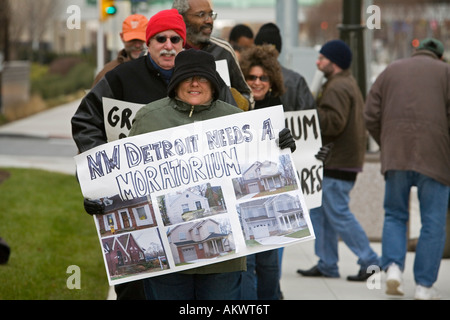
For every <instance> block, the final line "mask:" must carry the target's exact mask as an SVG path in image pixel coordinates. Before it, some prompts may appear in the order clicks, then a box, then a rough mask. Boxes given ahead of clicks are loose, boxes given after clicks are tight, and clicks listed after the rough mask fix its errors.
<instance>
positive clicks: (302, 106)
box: [254, 22, 316, 111]
mask: <svg viewBox="0 0 450 320" xmlns="http://www.w3.org/2000/svg"><path fill="white" fill-rule="evenodd" d="M254 42H255V45H263V44H271V45H274V46H275V48H276V49H277V51H278V54H280V53H281V50H282V48H283V41H282V38H281V34H280V29H279V28H278V27H277V25H276V24H274V23H271V22H270V23H266V24H265V25H263V26H262V27H261V28H260V29H259V31H258V33H257V34H256V37H255V41H254ZM281 71H282V72H283V79H284V87H285V88H286V92H285V93H284V94H283V95H282V96H281V102H282V104H283V108H284V111H298V110H308V109H315V108H316V102H315V100H314V97H313V95H312V93H311V90H310V89H309V87H308V84H307V83H306V80H305V78H304V77H303V76H302V75H301V74H299V73H298V72H295V71H293V70H291V69H288V68H286V67H284V66H281Z"/></svg>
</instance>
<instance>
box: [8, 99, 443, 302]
mask: <svg viewBox="0 0 450 320" xmlns="http://www.w3.org/2000/svg"><path fill="white" fill-rule="evenodd" d="M78 105H79V100H77V101H74V102H71V103H68V104H65V105H62V106H60V107H57V108H53V109H50V110H47V111H44V112H41V113H39V114H36V115H33V116H30V117H28V118H26V119H22V120H18V121H15V122H12V123H9V124H7V125H4V126H0V135H2V136H14V135H16V136H17V135H18V136H33V137H38V138H58V139H65V140H66V142H67V143H72V142H73V141H72V137H71V130H70V119H71V117H72V116H73V114H74V113H75V111H76V108H77V107H78ZM69 141H70V142H69ZM3 153H5V152H3ZM6 166H10V167H24V168H26V167H33V168H42V169H45V170H51V171H58V172H62V173H67V174H74V172H75V169H74V168H75V164H74V160H73V158H63V157H61V158H59V159H55V157H51V158H46V157H16V156H8V155H0V167H6ZM372 247H373V249H374V250H375V252H377V253H378V254H381V244H380V243H379V242H372ZM339 256H340V262H339V268H340V274H341V277H340V278H338V279H330V278H307V277H303V276H300V275H298V274H297V272H296V271H297V269H309V268H311V267H312V266H313V265H315V264H316V263H317V257H316V256H315V254H314V241H309V242H305V243H300V244H296V245H292V246H288V247H286V248H285V250H284V256H283V266H282V278H281V290H282V292H283V295H284V299H285V300H316V299H321V300H349V299H352V300H387V299H399V298H392V297H389V296H387V295H385V293H384V288H385V286H384V284H385V283H384V282H385V278H384V273H381V274H379V275H378V276H377V278H375V277H373V278H371V279H370V280H371V281H369V282H368V283H366V282H349V281H347V280H346V277H347V276H348V275H354V274H356V273H357V272H358V269H359V267H358V265H357V264H356V261H357V258H356V256H355V255H354V254H353V253H352V252H351V251H350V250H349V249H348V248H347V246H346V245H345V244H344V243H342V242H341V243H340V244H339ZM413 263H414V253H413V252H408V254H407V258H406V268H405V272H404V290H405V296H404V297H403V299H413V298H414V289H415V283H414V276H413V272H412V269H413ZM105 277H106V274H105ZM378 285H380V287H378ZM435 287H436V289H437V290H438V291H439V293H440V294H441V296H442V299H444V300H450V259H443V260H442V263H441V267H440V271H439V278H438V281H437V282H436V284H435ZM107 299H115V294H114V290H113V288H111V290H110V295H109V296H108V297H107Z"/></svg>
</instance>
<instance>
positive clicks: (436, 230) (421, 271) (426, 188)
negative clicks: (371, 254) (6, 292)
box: [381, 164, 450, 287]
mask: <svg viewBox="0 0 450 320" xmlns="http://www.w3.org/2000/svg"><path fill="white" fill-rule="evenodd" d="M449 165H450V164H449ZM385 180H386V187H385V189H386V190H385V197H384V210H385V218H384V227H383V239H382V259H381V265H382V268H383V269H386V268H388V267H389V265H390V264H392V263H395V264H397V265H398V266H399V267H400V269H401V270H403V269H404V267H405V257H406V252H407V223H408V219H409V195H410V190H411V187H413V186H416V187H417V195H418V199H419V204H420V217H421V222H422V227H421V230H420V236H419V240H418V243H417V247H416V256H415V259H414V279H415V281H416V284H418V285H422V286H425V287H431V286H432V285H433V283H434V282H436V279H437V275H438V272H439V266H440V263H441V259H442V253H443V250H444V246H445V236H446V234H445V223H446V218H447V208H448V201H449V192H450V187H448V186H445V185H443V184H441V183H439V182H437V181H436V180H434V179H432V178H430V177H427V176H425V175H423V174H420V173H418V172H415V171H397V170H395V171H388V172H386V174H385Z"/></svg>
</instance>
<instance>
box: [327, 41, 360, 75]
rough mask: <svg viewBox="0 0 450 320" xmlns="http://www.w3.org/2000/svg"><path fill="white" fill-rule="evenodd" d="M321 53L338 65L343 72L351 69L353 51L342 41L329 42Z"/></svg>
mask: <svg viewBox="0 0 450 320" xmlns="http://www.w3.org/2000/svg"><path fill="white" fill-rule="evenodd" d="M319 52H320V53H321V54H322V55H324V56H325V57H326V58H327V59H328V60H330V61H331V62H334V63H335V64H337V65H338V66H339V67H340V68H341V69H342V70H346V69H348V68H350V65H351V64H352V51H351V50H350V48H349V46H348V45H347V44H346V43H345V42H344V41H342V40H331V41H328V42H327V43H325V44H324V45H323V47H322V49H320V51H319Z"/></svg>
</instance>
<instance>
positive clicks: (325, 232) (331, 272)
mask: <svg viewBox="0 0 450 320" xmlns="http://www.w3.org/2000/svg"><path fill="white" fill-rule="evenodd" d="M354 184H355V182H354V181H346V180H341V179H335V178H330V177H326V176H324V177H323V182H322V206H321V207H318V208H314V209H312V210H311V212H310V216H311V221H312V224H313V227H314V233H315V235H316V241H315V252H316V255H317V256H318V257H319V263H318V264H317V267H318V269H319V271H320V272H321V273H322V274H324V275H326V276H328V277H339V270H338V265H337V262H338V260H339V255H338V237H341V239H342V240H343V241H344V243H345V244H346V245H347V246H348V248H349V249H350V250H351V251H352V252H353V253H354V254H355V255H356V256H357V257H358V264H359V265H360V266H361V269H366V268H368V267H369V266H371V265H379V263H380V261H379V257H378V255H377V254H376V253H375V252H374V251H373V250H372V248H371V247H370V242H369V239H368V238H367V235H366V233H365V231H364V229H363V228H362V227H361V225H360V224H359V222H358V220H356V218H355V216H354V215H353V213H351V212H350V208H349V201H350V191H351V190H352V188H353V186H354ZM368 196H370V195H368Z"/></svg>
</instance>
